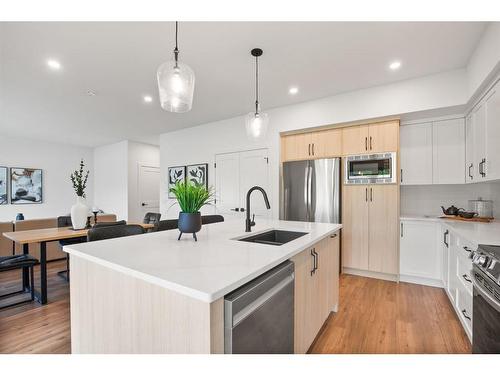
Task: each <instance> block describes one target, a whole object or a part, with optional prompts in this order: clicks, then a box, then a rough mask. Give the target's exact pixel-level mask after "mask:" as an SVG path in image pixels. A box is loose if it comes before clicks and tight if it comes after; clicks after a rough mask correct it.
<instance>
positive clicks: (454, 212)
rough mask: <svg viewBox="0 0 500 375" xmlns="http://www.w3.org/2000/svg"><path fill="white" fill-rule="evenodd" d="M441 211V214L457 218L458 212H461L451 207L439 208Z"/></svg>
mask: <svg viewBox="0 0 500 375" xmlns="http://www.w3.org/2000/svg"><path fill="white" fill-rule="evenodd" d="M441 209H442V210H443V214H445V215H453V216H457V215H458V213H459V211H460V210H463V208H457V207H455V206H453V205H452V206H451V207H448V208H444V207H443V206H441Z"/></svg>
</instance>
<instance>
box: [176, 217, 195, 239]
mask: <svg viewBox="0 0 500 375" xmlns="http://www.w3.org/2000/svg"><path fill="white" fill-rule="evenodd" d="M178 225H179V231H180V232H181V233H180V234H179V238H178V240H180V239H181V237H182V234H183V233H192V234H193V238H194V240H195V241H198V238H196V232H199V231H200V229H201V213H199V212H196V213H188V212H180V213H179V224H178Z"/></svg>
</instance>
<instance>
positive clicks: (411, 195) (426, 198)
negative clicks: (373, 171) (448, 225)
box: [401, 181, 500, 219]
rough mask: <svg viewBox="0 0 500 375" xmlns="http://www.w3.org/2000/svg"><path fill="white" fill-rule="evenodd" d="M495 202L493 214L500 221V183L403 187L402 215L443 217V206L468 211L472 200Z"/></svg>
mask: <svg viewBox="0 0 500 375" xmlns="http://www.w3.org/2000/svg"><path fill="white" fill-rule="evenodd" d="M478 197H481V198H483V199H491V200H493V214H494V216H495V218H496V219H500V181H495V182H482V183H477V184H464V185H418V186H401V215H419V216H420V215H436V216H438V215H441V214H442V211H441V206H445V207H448V206H451V205H452V204H454V205H455V206H457V207H463V208H465V209H468V201H469V200H470V199H477V198H478Z"/></svg>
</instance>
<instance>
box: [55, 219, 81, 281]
mask: <svg viewBox="0 0 500 375" xmlns="http://www.w3.org/2000/svg"><path fill="white" fill-rule="evenodd" d="M72 226H73V223H72V222H71V216H70V215H65V216H59V217H58V218H57V227H58V228H64V227H72ZM86 241H87V239H86V238H85V237H78V238H67V239H64V240H60V241H59V245H61V248H62V247H63V246H67V245H75V244H77V243H82V242H86ZM57 275H58V276H60V277H62V278H63V279H64V280H66V281H68V282H69V254H68V253H66V269H65V270H64V271H59V272H57Z"/></svg>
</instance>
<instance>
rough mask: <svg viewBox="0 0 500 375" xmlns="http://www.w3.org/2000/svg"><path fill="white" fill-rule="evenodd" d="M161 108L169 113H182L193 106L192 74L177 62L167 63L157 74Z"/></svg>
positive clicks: (189, 69)
mask: <svg viewBox="0 0 500 375" xmlns="http://www.w3.org/2000/svg"><path fill="white" fill-rule="evenodd" d="M157 78H158V90H159V92H160V104H161V107H162V108H163V109H164V110H166V111H170V112H177V113H183V112H188V111H189V110H191V107H192V106H193V93H194V72H193V70H192V69H191V68H190V67H189V66H188V65H186V64H183V63H181V62H179V61H177V62H176V61H175V60H172V61H167V62H165V63H163V64H162V65H160V67H159V68H158V73H157Z"/></svg>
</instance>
